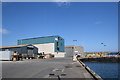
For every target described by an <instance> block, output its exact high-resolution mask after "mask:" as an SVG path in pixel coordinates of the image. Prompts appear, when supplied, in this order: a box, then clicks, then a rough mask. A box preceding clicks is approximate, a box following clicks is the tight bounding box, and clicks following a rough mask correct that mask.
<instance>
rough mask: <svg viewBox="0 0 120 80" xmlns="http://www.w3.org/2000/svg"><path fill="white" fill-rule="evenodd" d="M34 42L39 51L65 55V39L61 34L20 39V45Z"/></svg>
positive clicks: (56, 55)
mask: <svg viewBox="0 0 120 80" xmlns="http://www.w3.org/2000/svg"><path fill="white" fill-rule="evenodd" d="M25 44H32V45H34V46H36V47H37V48H38V53H42V54H54V55H55V57H64V55H65V52H64V39H63V38H62V37H60V36H46V37H37V38H28V39H21V40H18V45H25Z"/></svg>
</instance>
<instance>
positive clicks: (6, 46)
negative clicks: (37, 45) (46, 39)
mask: <svg viewBox="0 0 120 80" xmlns="http://www.w3.org/2000/svg"><path fill="white" fill-rule="evenodd" d="M29 45H31V44H25V45H15V46H0V48H13V47H23V46H29Z"/></svg>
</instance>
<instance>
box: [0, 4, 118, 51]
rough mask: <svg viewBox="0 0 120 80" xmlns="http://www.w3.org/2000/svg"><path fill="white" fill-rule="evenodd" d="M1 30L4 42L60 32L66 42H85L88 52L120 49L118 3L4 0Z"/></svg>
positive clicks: (14, 41)
mask: <svg viewBox="0 0 120 80" xmlns="http://www.w3.org/2000/svg"><path fill="white" fill-rule="evenodd" d="M0 34H2V46H10V45H17V40H19V39H26V38H34V37H43V36H53V35H59V36H61V37H62V38H64V40H65V45H79V46H83V47H84V51H85V52H92V51H117V50H118V3H117V2H66V3H60V2H9V3H7V2H3V3H2V29H0ZM73 40H77V41H76V42H74V41H73ZM101 43H103V44H101ZM104 45H106V46H104Z"/></svg>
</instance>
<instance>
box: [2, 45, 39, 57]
mask: <svg viewBox="0 0 120 80" xmlns="http://www.w3.org/2000/svg"><path fill="white" fill-rule="evenodd" d="M0 51H12V52H15V53H17V54H22V55H29V56H32V55H33V54H37V53H38V48H37V47H35V46H33V45H16V46H3V47H0Z"/></svg>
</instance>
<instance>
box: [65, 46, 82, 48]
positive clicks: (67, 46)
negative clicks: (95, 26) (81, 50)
mask: <svg viewBox="0 0 120 80" xmlns="http://www.w3.org/2000/svg"><path fill="white" fill-rule="evenodd" d="M72 47H82V46H65V48H72Z"/></svg>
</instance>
